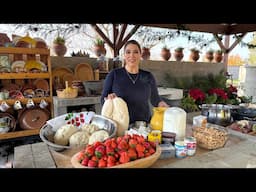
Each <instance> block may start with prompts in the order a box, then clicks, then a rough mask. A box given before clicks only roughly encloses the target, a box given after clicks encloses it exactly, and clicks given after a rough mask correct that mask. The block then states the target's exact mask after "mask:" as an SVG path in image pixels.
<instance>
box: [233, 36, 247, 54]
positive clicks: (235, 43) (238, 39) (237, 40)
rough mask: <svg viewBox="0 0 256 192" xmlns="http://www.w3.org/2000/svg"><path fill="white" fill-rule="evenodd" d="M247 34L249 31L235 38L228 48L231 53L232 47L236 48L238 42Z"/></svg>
mask: <svg viewBox="0 0 256 192" xmlns="http://www.w3.org/2000/svg"><path fill="white" fill-rule="evenodd" d="M246 34H247V33H243V34H242V35H241V37H240V38H237V39H236V40H235V42H234V43H233V44H232V45H231V46H230V47H229V48H228V53H229V52H230V51H232V49H234V48H235V46H237V44H238V43H240V42H241V41H242V38H243V37H244V36H245V35H246Z"/></svg>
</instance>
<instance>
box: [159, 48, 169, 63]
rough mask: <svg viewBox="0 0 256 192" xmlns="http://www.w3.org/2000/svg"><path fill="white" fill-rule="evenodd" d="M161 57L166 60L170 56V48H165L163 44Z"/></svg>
mask: <svg viewBox="0 0 256 192" xmlns="http://www.w3.org/2000/svg"><path fill="white" fill-rule="evenodd" d="M161 57H162V58H163V59H164V60H165V61H168V60H169V59H170V57H171V52H170V49H168V48H167V46H164V47H163V48H162V50H161Z"/></svg>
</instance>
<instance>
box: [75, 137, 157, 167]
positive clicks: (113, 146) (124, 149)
mask: <svg viewBox="0 0 256 192" xmlns="http://www.w3.org/2000/svg"><path fill="white" fill-rule="evenodd" d="M155 151H156V144H155V143H154V142H149V141H146V140H145V139H144V137H143V136H140V135H132V136H131V135H124V136H122V137H117V138H109V139H107V140H106V141H105V142H103V143H102V142H96V143H94V144H93V145H87V146H86V148H84V149H83V150H82V151H81V152H79V154H78V156H77V159H78V161H79V162H80V163H81V164H82V165H84V166H87V167H112V166H115V165H119V164H123V163H128V162H130V161H134V160H137V159H141V158H144V157H148V156H150V155H152V154H154V153H155Z"/></svg>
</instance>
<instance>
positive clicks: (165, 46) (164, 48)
mask: <svg viewBox="0 0 256 192" xmlns="http://www.w3.org/2000/svg"><path fill="white" fill-rule="evenodd" d="M162 49H163V50H166V51H169V50H170V49H169V48H168V47H167V45H164V46H163V47H162Z"/></svg>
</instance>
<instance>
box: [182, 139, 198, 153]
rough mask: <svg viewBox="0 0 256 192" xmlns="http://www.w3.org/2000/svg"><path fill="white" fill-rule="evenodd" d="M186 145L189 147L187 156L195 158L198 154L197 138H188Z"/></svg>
mask: <svg viewBox="0 0 256 192" xmlns="http://www.w3.org/2000/svg"><path fill="white" fill-rule="evenodd" d="M184 142H185V145H186V147H187V155H188V156H193V155H195V153H196V138H195V137H186V138H185V140H184Z"/></svg>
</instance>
